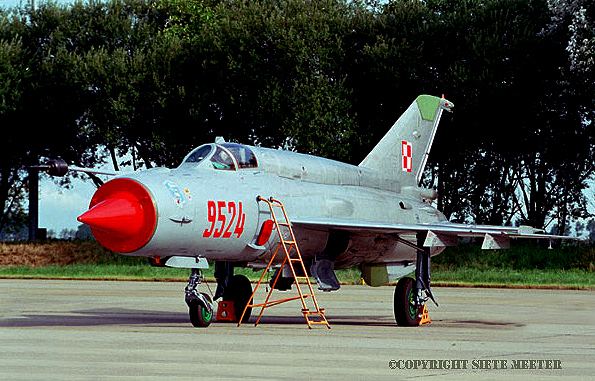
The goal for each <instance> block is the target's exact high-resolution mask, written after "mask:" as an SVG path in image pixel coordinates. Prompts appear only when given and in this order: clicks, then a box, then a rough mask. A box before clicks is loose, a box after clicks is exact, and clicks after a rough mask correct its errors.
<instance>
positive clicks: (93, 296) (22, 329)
mask: <svg viewBox="0 0 595 381" xmlns="http://www.w3.org/2000/svg"><path fill="white" fill-rule="evenodd" d="M209 286H210V288H211V290H212V291H213V292H214V289H215V287H214V285H213V284H211V285H209ZM184 287H185V284H184V283H181V282H180V283H176V282H172V283H155V282H113V281H56V280H6V279H0V295H1V296H0V379H1V380H50V379H56V380H105V379H124V378H126V379H139V378H143V379H155V380H161V379H167V380H185V379H187V380H196V379H242V380H246V379H254V380H263V379H276V380H283V379H329V380H334V379H344V380H350V379H354V380H355V379H369V380H396V379H398V380H402V379H419V378H429V377H432V378H435V379H446V380H461V379H462V380H465V379H473V380H475V379H477V378H478V377H481V378H482V379H494V380H496V379H498V380H500V379H523V380H524V379H554V378H555V377H560V376H562V377H564V378H568V379H577V380H584V379H594V378H595V292H594V291H567V290H516V289H470V288H447V287H436V288H435V289H434V294H435V295H436V298H437V300H438V302H439V303H440V307H436V306H434V305H433V304H432V305H429V307H428V308H429V313H430V318H431V319H432V322H431V323H430V324H428V325H424V326H421V327H398V326H396V325H395V323H394V317H393V305H392V304H393V303H392V299H393V288H392V287H379V288H371V287H366V286H343V287H342V288H341V290H339V291H338V292H334V293H322V292H318V293H317V299H318V301H319V304H320V305H321V307H323V308H325V309H326V315H327V317H328V320H329V322H330V324H331V327H332V329H330V330H329V329H327V328H326V327H324V326H315V327H314V329H312V330H309V329H308V328H307V326H306V324H305V321H304V318H303V317H302V315H301V313H300V310H301V304H300V302H299V301H293V302H289V303H285V304H281V305H278V306H275V307H271V308H267V309H266V310H265V312H264V315H263V318H262V319H261V322H260V324H259V325H258V326H257V327H254V324H253V322H254V321H255V316H256V315H257V313H258V312H259V311H254V312H253V314H252V318H251V319H250V322H249V323H248V324H242V326H241V327H237V325H236V324H234V323H222V322H215V323H213V324H211V326H210V327H208V328H194V327H192V326H191V325H190V323H189V320H188V311H187V307H186V305H185V303H184V299H183V291H184ZM200 287H201V291H208V288H207V287H206V286H205V285H204V284H203V285H201V286H200ZM294 287H295V286H294ZM261 290H262V291H261ZM261 290H259V294H257V297H256V301H257V302H259V301H263V300H264V296H265V290H264V287H262V288H261ZM290 293H291V294H288V293H287V292H285V293H281V292H277V291H275V293H273V295H274V296H278V297H281V296H286V295H293V293H295V288H294V290H293V291H290ZM494 368H496V369H494ZM540 368H541V369H540Z"/></svg>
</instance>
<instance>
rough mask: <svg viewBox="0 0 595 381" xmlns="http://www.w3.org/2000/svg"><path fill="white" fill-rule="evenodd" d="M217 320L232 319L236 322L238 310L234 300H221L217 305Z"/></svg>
mask: <svg viewBox="0 0 595 381" xmlns="http://www.w3.org/2000/svg"><path fill="white" fill-rule="evenodd" d="M217 321H231V322H236V321H238V319H237V318H236V312H235V310H234V308H233V302H231V301H229V300H221V301H219V304H218V305H217Z"/></svg>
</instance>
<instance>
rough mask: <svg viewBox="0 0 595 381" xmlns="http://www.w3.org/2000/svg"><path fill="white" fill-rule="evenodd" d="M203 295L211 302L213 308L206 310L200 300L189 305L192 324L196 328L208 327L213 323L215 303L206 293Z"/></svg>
mask: <svg viewBox="0 0 595 381" xmlns="http://www.w3.org/2000/svg"><path fill="white" fill-rule="evenodd" d="M202 295H203V296H204V297H205V298H206V299H207V300H208V301H209V304H210V305H211V308H210V309H209V308H205V307H203V305H202V304H201V303H200V302H199V301H198V300H193V301H191V302H190V304H189V305H188V312H189V315H190V322H191V323H192V325H193V326H195V327H208V326H209V325H210V324H211V322H212V321H213V308H212V307H213V302H212V300H211V297H210V296H209V295H207V294H205V293H204V292H203V293H202Z"/></svg>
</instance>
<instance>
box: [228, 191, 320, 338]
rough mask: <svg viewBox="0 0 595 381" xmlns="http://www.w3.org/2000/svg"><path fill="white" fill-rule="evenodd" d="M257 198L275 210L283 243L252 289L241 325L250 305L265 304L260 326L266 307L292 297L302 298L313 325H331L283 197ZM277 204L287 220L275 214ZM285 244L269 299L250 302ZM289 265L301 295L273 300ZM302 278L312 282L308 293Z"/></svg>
mask: <svg viewBox="0 0 595 381" xmlns="http://www.w3.org/2000/svg"><path fill="white" fill-rule="evenodd" d="M257 200H258V201H264V202H266V203H267V205H268V206H269V209H270V210H271V217H272V218H273V222H274V224H275V227H276V228H277V234H278V235H279V244H278V245H277V248H276V249H275V251H274V252H273V255H272V256H271V259H270V260H269V263H268V265H267V267H266V269H265V270H264V272H263V273H262V276H261V277H260V279H259V280H258V283H257V284H256V287H255V288H254V291H253V292H252V296H251V297H250V299H249V300H250V302H249V303H248V304H247V305H246V307H245V308H244V311H243V312H242V316H241V317H240V319H239V320H238V327H239V326H240V325H241V324H242V319H243V318H244V314H245V313H246V309H248V307H261V309H260V314H259V315H258V319H257V320H256V323H254V326H257V325H258V323H259V322H260V318H261V317H262V313H263V312H264V309H265V308H267V307H272V306H276V305H277V304H281V303H285V302H289V301H291V300H296V299H300V300H301V302H302V314H303V315H304V318H305V319H306V323H307V324H308V328H310V329H312V325H316V324H319V325H326V326H327V327H328V328H329V329H330V328H331V326H330V324H329V323H328V321H327V320H326V317H325V316H324V308H320V307H319V306H318V302H317V301H316V297H315V296H314V291H313V289H312V283H310V278H309V277H308V273H307V272H306V267H305V266H304V262H303V260H302V255H301V253H300V250H299V248H298V246H297V242H296V239H295V236H294V234H293V229H291V223H290V222H289V218H288V217H287V212H286V211H285V207H284V206H283V204H282V203H281V201H279V200H275V199H274V198H273V197H271V198H270V199H268V200H267V199H265V198H262V197H261V196H258V197H257ZM275 208H278V209H281V211H282V212H283V218H284V220H285V222H279V221H278V220H277V217H276V215H275ZM282 229H283V230H282ZM285 236H288V238H285ZM281 248H283V252H284V253H285V258H284V259H283V262H282V263H281V267H280V270H279V271H278V273H277V276H276V277H275V279H274V280H273V283H272V284H271V290H270V291H269V293H268V295H267V297H266V300H265V301H264V303H258V304H250V303H253V302H254V295H255V294H256V291H257V290H258V287H259V286H260V284H261V283H262V280H263V279H264V276H265V274H266V273H267V272H268V271H269V268H270V267H271V265H272V264H273V261H274V260H275V256H276V255H277V252H279V249H281ZM296 264H297V266H298V271H301V272H300V274H304V276H301V275H299V276H298V275H297V273H296V269H295V267H294V266H295V265H296ZM285 265H288V267H289V268H290V269H291V274H292V275H293V278H294V280H295V285H296V288H297V290H298V296H294V297H290V298H283V299H277V300H270V299H271V294H272V293H273V290H274V289H275V285H276V284H277V280H278V279H279V277H280V276H281V273H282V272H283V268H284V266H285ZM300 281H302V284H304V283H305V284H307V285H308V291H307V293H304V292H302V290H301V288H300ZM306 298H311V300H312V302H313V305H314V308H313V310H312V311H310V309H309V308H308V306H307V305H306ZM312 318H314V319H312Z"/></svg>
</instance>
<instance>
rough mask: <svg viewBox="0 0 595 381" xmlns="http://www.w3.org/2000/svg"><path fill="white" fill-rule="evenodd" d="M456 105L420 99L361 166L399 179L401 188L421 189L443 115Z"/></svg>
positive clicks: (442, 101) (436, 99) (434, 99)
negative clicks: (421, 181) (418, 187)
mask: <svg viewBox="0 0 595 381" xmlns="http://www.w3.org/2000/svg"><path fill="white" fill-rule="evenodd" d="M452 107H454V105H453V104H452V103H451V102H449V101H447V100H446V99H444V97H443V98H442V99H440V98H438V97H434V96H431V95H420V96H418V97H417V99H415V101H414V102H413V103H412V104H411V106H409V108H408V109H407V110H406V111H405V112H404V113H403V115H401V117H400V118H399V120H397V121H396V122H395V124H394V125H393V126H392V127H391V129H390V130H389V131H388V132H387V133H386V135H384V137H383V138H382V140H380V142H379V143H378V144H377V145H376V147H374V149H373V150H372V151H371V152H370V153H369V154H368V156H366V158H365V159H364V161H362V162H361V163H360V167H366V168H371V169H375V170H377V171H380V172H382V173H384V174H386V175H387V176H388V177H390V178H391V179H396V180H398V182H399V183H400V184H401V186H417V185H418V184H419V182H420V180H421V176H422V173H423V171H424V168H425V166H426V161H427V160H428V155H429V153H430V148H431V147H432V142H433V141H434V135H435V134H436V129H437V127H438V123H439V122H440V117H441V116H442V111H444V110H447V111H450V109H451V108H452Z"/></svg>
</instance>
